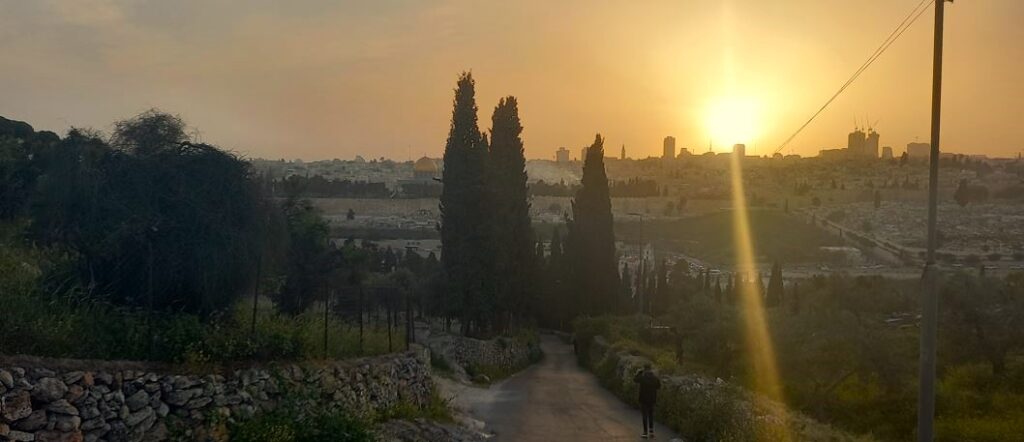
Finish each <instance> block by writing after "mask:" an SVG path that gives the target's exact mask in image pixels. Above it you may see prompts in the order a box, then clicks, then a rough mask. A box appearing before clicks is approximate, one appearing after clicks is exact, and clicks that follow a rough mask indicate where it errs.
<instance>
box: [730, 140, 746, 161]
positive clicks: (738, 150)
mask: <svg viewBox="0 0 1024 442" xmlns="http://www.w3.org/2000/svg"><path fill="white" fill-rule="evenodd" d="M732 154H733V155H736V157H737V158H739V159H741V160H742V159H743V158H745V157H746V156H747V145H746V144H735V145H733V146H732Z"/></svg>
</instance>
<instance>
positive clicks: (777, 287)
mask: <svg viewBox="0 0 1024 442" xmlns="http://www.w3.org/2000/svg"><path fill="white" fill-rule="evenodd" d="M783 296H784V295H783V289H782V267H781V266H779V263H777V262H776V263H775V264H773V265H772V274H771V277H770V279H769V280H768V293H767V295H766V297H765V301H764V303H765V305H766V306H768V307H777V306H779V305H780V304H782V297H783Z"/></svg>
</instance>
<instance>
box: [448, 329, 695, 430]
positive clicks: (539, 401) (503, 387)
mask: <svg viewBox="0 0 1024 442" xmlns="http://www.w3.org/2000/svg"><path fill="white" fill-rule="evenodd" d="M541 339H542V341H541V348H542V349H543V350H544V359H543V361H541V362H540V363H539V364H537V365H534V366H532V367H530V368H528V369H526V370H524V371H522V372H520V373H518V374H516V375H514V376H512V377H511V378H509V379H506V380H504V381H502V382H498V383H496V384H494V385H491V387H490V388H487V389H484V388H474V387H467V386H463V385H458V384H454V383H452V382H445V383H444V386H443V387H444V389H445V390H446V391H447V392H448V393H449V394H454V395H455V399H454V403H455V405H456V406H458V407H460V408H462V409H463V410H465V411H467V412H468V413H469V414H471V415H473V417H475V418H476V419H480V420H482V421H483V422H484V425H485V427H484V429H485V430H486V431H488V432H492V433H494V434H495V436H496V437H495V438H494V439H493V440H496V441H502V442H504V441H524V442H529V441H633V440H636V441H639V440H641V439H640V433H641V431H642V428H641V421H640V411H639V410H636V409H634V408H631V407H629V406H628V405H626V404H624V403H622V401H620V400H619V399H618V398H616V397H615V396H614V395H612V394H611V393H610V392H608V391H607V390H605V389H604V388H603V387H601V386H600V385H599V384H598V382H597V378H596V377H594V375H592V374H590V373H589V372H587V371H584V370H583V369H582V368H580V367H579V366H578V365H577V364H576V357H575V355H574V354H573V352H572V346H571V345H567V344H564V343H563V342H562V341H561V340H559V339H558V338H556V337H554V336H551V335H542V338H541ZM657 436H658V439H657V440H662V441H669V440H671V439H673V438H675V437H676V436H675V435H674V434H672V433H670V432H669V431H668V429H667V428H665V427H664V426H662V425H658V426H657Z"/></svg>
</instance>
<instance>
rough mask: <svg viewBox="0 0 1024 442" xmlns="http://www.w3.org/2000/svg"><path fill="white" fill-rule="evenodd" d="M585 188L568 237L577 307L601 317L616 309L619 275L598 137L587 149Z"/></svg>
mask: <svg viewBox="0 0 1024 442" xmlns="http://www.w3.org/2000/svg"><path fill="white" fill-rule="evenodd" d="M581 184H582V186H581V187H580V190H579V191H578V192H577V193H576V197H575V198H574V199H573V202H572V219H571V220H568V228H569V233H568V237H567V238H566V246H567V250H566V251H567V254H568V259H569V265H570V269H571V271H570V273H571V278H572V281H573V284H572V290H573V296H574V298H575V300H577V302H575V303H574V306H575V307H576V308H577V310H578V313H586V314H601V313H609V312H612V311H614V310H616V309H617V305H618V304H619V302H618V301H619V300H618V299H616V298H617V297H616V294H617V292H618V290H617V288H618V287H619V281H618V279H619V272H618V265H617V264H616V263H617V259H616V256H615V233H614V230H613V225H612V209H611V199H610V197H609V194H608V176H607V174H606V173H605V169H604V139H603V138H601V135H600V134H598V135H597V136H596V137H594V143H593V144H592V145H591V146H590V147H589V148H587V156H586V161H585V162H584V164H583V178H582V183H581Z"/></svg>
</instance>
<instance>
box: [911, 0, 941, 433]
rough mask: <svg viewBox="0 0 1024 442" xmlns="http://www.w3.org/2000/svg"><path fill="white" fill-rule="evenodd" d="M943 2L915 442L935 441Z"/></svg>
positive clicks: (938, 0) (937, 27)
mask: <svg viewBox="0 0 1024 442" xmlns="http://www.w3.org/2000/svg"><path fill="white" fill-rule="evenodd" d="M946 1H947V0H935V49H934V54H933V59H932V139H931V143H932V145H931V161H930V162H929V165H928V166H929V168H928V252H927V255H926V256H927V257H926V261H925V265H924V276H925V280H924V293H923V294H922V296H921V356H920V367H919V372H918V376H919V382H920V388H919V390H918V396H917V440H918V441H921V442H931V441H932V440H933V439H934V438H935V353H936V341H937V338H936V336H937V335H938V315H939V275H938V269H937V268H936V265H935V246H936V239H937V230H936V221H937V217H938V214H937V212H938V199H939V127H940V122H941V118H940V115H941V112H940V110H941V104H942V25H943V20H944V12H945V4H946Z"/></svg>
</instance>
